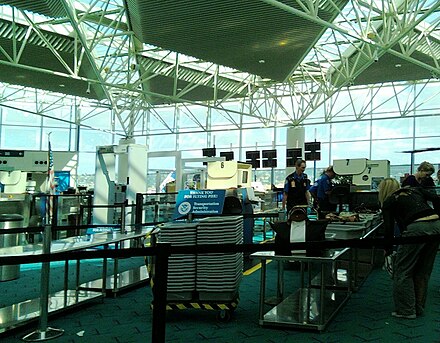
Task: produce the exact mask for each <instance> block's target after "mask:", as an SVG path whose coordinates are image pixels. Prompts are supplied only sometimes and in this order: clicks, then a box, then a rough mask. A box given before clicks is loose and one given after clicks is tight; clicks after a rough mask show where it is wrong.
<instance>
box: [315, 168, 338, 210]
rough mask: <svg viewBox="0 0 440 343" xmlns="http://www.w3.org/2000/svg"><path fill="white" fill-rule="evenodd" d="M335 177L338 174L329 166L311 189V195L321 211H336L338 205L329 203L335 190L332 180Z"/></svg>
mask: <svg viewBox="0 0 440 343" xmlns="http://www.w3.org/2000/svg"><path fill="white" fill-rule="evenodd" d="M335 176H336V173H335V171H334V170H333V166H329V167H328V168H327V169H326V170H325V172H324V174H322V175H321V177H320V178H319V179H318V180H317V181H316V182H315V184H314V185H313V186H312V187H310V189H309V192H310V194H311V195H313V197H314V198H315V199H314V200H315V202H316V204H315V205H316V207H317V208H318V209H319V210H321V211H336V204H331V203H330V201H329V196H330V193H331V191H332V189H333V184H332V180H333V179H334V178H335Z"/></svg>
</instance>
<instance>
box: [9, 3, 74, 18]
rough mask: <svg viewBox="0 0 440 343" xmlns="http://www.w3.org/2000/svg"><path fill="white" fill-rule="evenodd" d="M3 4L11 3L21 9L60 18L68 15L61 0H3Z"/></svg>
mask: <svg viewBox="0 0 440 343" xmlns="http://www.w3.org/2000/svg"><path fill="white" fill-rule="evenodd" d="M1 3H2V5H11V6H14V7H16V8H18V9H21V10H26V11H30V12H33V13H38V14H41V15H45V16H46V17H50V18H59V17H64V16H65V15H66V11H65V10H64V7H63V4H62V2H61V1H60V0H2V2H1Z"/></svg>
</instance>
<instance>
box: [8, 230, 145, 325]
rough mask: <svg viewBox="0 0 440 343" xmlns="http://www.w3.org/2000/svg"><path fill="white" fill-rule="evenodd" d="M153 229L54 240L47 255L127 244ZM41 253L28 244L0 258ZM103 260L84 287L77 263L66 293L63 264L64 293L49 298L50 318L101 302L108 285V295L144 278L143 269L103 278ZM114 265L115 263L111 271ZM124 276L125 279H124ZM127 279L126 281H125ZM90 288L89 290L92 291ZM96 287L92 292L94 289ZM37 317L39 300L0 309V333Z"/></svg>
mask: <svg viewBox="0 0 440 343" xmlns="http://www.w3.org/2000/svg"><path fill="white" fill-rule="evenodd" d="M152 230H153V228H148V227H147V228H143V229H142V230H137V231H129V232H127V233H120V232H111V233H106V232H103V233H95V234H93V235H85V236H77V237H68V238H64V239H60V240H55V241H53V242H52V243H51V253H53V254H56V253H59V252H66V251H80V250H84V249H90V248H96V247H99V246H103V247H108V246H109V245H111V244H120V243H121V242H124V241H128V240H138V239H140V238H142V237H145V236H147V235H149V234H150V233H151V231H152ZM42 253H43V245H42V244H32V245H31V244H29V245H25V246H16V247H8V248H2V249H0V256H23V255H25V256H29V255H41V254H42ZM106 262H107V261H106V259H104V260H103V271H102V275H101V278H100V279H98V280H96V281H94V282H91V283H87V284H83V285H79V277H78V273H79V268H80V261H77V287H76V289H74V290H71V289H68V286H67V284H68V282H67V281H68V280H67V275H68V261H66V264H65V271H64V273H65V274H64V278H65V279H64V290H62V291H59V292H56V293H54V294H49V295H48V298H49V308H48V311H49V313H50V314H52V313H55V312H60V311H62V310H65V309H67V308H71V307H74V306H78V305H81V304H83V303H85V302H87V301H91V300H97V299H100V298H103V297H104V295H105V293H106V287H107V285H110V287H111V290H112V291H117V290H118V289H121V288H122V287H123V286H126V285H127V283H128V282H129V281H131V282H134V281H139V280H140V279H141V278H143V279H146V278H148V272H147V271H146V267H143V268H142V271H138V272H131V273H130V271H127V272H124V273H121V274H123V275H119V273H117V269H115V270H114V273H113V275H112V277H111V278H107V275H106V274H107V270H106V268H107V267H106ZM116 266H117V263H115V267H116ZM125 275H126V277H125ZM127 278H128V280H126V279H127ZM110 280H111V281H112V282H110ZM114 280H116V281H115V282H113V281H114ZM92 286H93V287H92ZM94 286H96V289H95V288H94ZM39 316H40V309H39V298H36V299H30V300H26V301H23V302H20V303H16V304H13V305H11V306H7V307H4V308H1V309H0V333H1V332H5V331H7V330H11V329H13V328H16V327H19V326H22V325H25V324H28V323H29V322H31V321H35V320H37V319H38V318H39Z"/></svg>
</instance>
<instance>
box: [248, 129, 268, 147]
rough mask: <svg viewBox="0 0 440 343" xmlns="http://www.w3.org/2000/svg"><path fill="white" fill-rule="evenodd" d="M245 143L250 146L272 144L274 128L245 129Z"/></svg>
mask: <svg viewBox="0 0 440 343" xmlns="http://www.w3.org/2000/svg"><path fill="white" fill-rule="evenodd" d="M243 142H245V143H243V145H244V146H248V147H252V146H253V147H255V145H256V144H257V145H258V147H260V146H271V145H272V142H273V128H266V129H249V130H244V131H243Z"/></svg>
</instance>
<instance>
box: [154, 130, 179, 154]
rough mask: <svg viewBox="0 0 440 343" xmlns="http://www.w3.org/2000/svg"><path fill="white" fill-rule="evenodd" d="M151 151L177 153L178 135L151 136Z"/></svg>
mask: <svg viewBox="0 0 440 343" xmlns="http://www.w3.org/2000/svg"><path fill="white" fill-rule="evenodd" d="M148 146H149V149H150V150H151V151H175V150H176V135H175V134H169V135H158V136H150V141H149V143H148Z"/></svg>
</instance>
